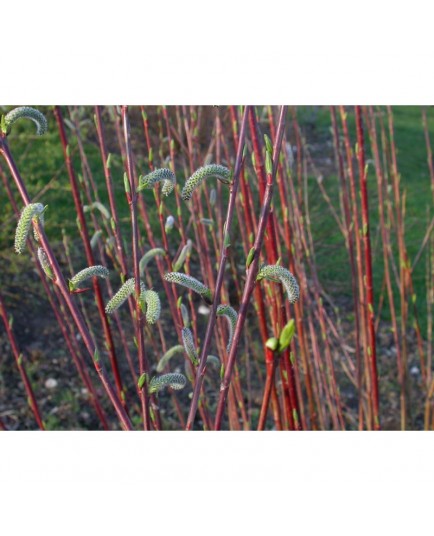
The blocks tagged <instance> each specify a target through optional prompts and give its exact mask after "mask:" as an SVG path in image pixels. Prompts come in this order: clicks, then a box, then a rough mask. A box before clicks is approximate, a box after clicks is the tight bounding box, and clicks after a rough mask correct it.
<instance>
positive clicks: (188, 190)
mask: <svg viewBox="0 0 434 536" xmlns="http://www.w3.org/2000/svg"><path fill="white" fill-rule="evenodd" d="M209 177H217V178H218V179H219V180H221V181H222V182H224V183H226V184H228V183H229V182H230V180H231V172H230V170H229V169H228V168H226V167H224V166H220V165H218V164H210V165H209V166H204V167H201V168H199V169H197V170H196V171H195V172H194V173H193V175H192V176H191V177H190V178H189V179H188V180H187V182H186V183H185V185H184V188H183V189H182V192H181V197H182V199H183V200H184V201H188V200H190V199H191V196H192V195H193V192H194V191H195V190H196V189H197V188H198V187H199V186H200V185H201V184H202V182H203V181H204V180H205V179H208V178H209Z"/></svg>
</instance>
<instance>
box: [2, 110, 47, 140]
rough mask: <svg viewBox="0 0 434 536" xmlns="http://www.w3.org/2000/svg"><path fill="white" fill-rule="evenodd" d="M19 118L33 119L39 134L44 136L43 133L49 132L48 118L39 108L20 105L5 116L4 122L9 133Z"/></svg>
mask: <svg viewBox="0 0 434 536" xmlns="http://www.w3.org/2000/svg"><path fill="white" fill-rule="evenodd" d="M19 119H30V120H31V121H33V122H34V123H35V125H36V134H37V135H38V136H42V134H45V132H47V129H48V124H47V120H46V119H45V116H44V115H43V114H42V113H41V112H40V111H39V110H36V109H35V108H31V107H30V106H19V107H18V108H14V109H13V110H11V111H10V112H9V113H8V114H6V115H5V117H4V124H5V127H6V132H7V133H8V132H9V131H10V128H11V126H12V125H13V124H14V123H15V121H18V120H19Z"/></svg>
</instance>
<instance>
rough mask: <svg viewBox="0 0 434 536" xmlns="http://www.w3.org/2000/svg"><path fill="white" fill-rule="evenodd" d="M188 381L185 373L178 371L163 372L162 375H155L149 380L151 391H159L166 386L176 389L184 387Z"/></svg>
mask: <svg viewBox="0 0 434 536" xmlns="http://www.w3.org/2000/svg"><path fill="white" fill-rule="evenodd" d="M186 383H187V378H186V377H185V376H184V374H179V373H177V372H170V373H169V374H163V375H162V376H155V377H154V378H152V380H151V381H150V382H149V393H150V394H152V393H158V391H161V389H164V387H171V388H172V389H175V390H176V391H178V390H180V389H183V388H184V387H185V385H186Z"/></svg>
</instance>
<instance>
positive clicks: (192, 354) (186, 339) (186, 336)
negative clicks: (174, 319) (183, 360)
mask: <svg viewBox="0 0 434 536" xmlns="http://www.w3.org/2000/svg"><path fill="white" fill-rule="evenodd" d="M181 334H182V342H183V344H184V350H185V353H186V354H187V355H188V358H189V359H190V361H191V362H192V363H193V365H194V366H195V367H196V366H197V365H198V364H199V356H198V354H197V350H196V346H195V345H194V339H193V333H192V332H191V330H190V329H189V328H182V332H181Z"/></svg>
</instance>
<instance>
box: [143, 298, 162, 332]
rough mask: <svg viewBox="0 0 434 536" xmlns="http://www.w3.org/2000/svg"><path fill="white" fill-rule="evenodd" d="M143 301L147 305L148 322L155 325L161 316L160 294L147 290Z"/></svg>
mask: <svg viewBox="0 0 434 536" xmlns="http://www.w3.org/2000/svg"><path fill="white" fill-rule="evenodd" d="M142 299H143V300H144V301H145V304H146V315H145V316H146V322H147V323H148V324H155V322H157V320H158V319H159V318H160V314H161V302H160V298H159V296H158V294H157V293H156V292H155V291H154V290H145V292H144V293H143V298H142Z"/></svg>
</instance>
